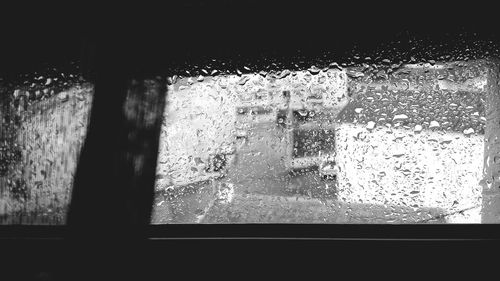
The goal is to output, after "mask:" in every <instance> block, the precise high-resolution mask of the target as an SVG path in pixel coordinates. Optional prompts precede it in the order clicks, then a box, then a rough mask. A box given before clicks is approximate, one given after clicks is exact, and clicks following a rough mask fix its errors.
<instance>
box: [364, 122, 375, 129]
mask: <svg viewBox="0 0 500 281" xmlns="http://www.w3.org/2000/svg"><path fill="white" fill-rule="evenodd" d="M366 128H367V129H368V130H373V129H374V128H375V122H373V121H369V122H368V123H367V124H366Z"/></svg>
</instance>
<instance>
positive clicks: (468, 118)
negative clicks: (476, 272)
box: [0, 60, 500, 224]
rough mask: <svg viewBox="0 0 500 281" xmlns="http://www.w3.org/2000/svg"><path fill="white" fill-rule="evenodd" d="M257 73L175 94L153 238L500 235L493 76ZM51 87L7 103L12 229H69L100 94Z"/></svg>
mask: <svg viewBox="0 0 500 281" xmlns="http://www.w3.org/2000/svg"><path fill="white" fill-rule="evenodd" d="M245 72H246V73H242V72H241V71H237V72H236V73H235V74H220V73H218V72H217V71H215V70H213V71H211V72H210V71H204V72H203V73H204V75H203V76H201V75H200V76H194V77H190V76H189V75H188V76H186V77H179V76H173V77H170V78H169V79H168V80H169V83H168V94H167V103H166V108H165V113H164V120H163V126H162V131H161V137H160V152H159V155H158V162H157V177H156V185H155V191H156V196H155V201H154V210H153V215H152V223H153V224H168V223H397V224H399V223H481V222H483V223H484V222H498V218H499V217H500V216H499V214H498V213H499V212H500V210H498V211H495V209H494V208H493V209H492V208H490V207H491V206H492V205H495V204H497V203H495V202H500V200H499V199H498V198H500V196H499V192H498V190H499V188H498V187H499V186H500V179H499V176H500V145H499V138H498V136H500V114H499V112H498V108H500V95H499V90H498V83H499V81H500V79H499V78H498V74H499V68H498V63H497V62H496V61H490V60H477V61H471V60H469V61H466V62H465V61H455V62H447V63H439V62H435V61H431V62H429V63H418V64H417V63H415V64H399V65H394V64H392V65H391V64H390V63H386V62H382V64H365V65H364V66H361V67H346V66H343V67H341V66H339V65H338V64H336V63H332V64H330V66H329V67H325V68H318V67H314V66H313V67H311V68H309V69H304V70H294V71H292V70H287V69H285V70H282V71H258V72H257V71H255V72H252V71H251V70H249V69H245ZM52 83H53V81H52V79H51V78H44V79H43V81H40V87H38V86H37V87H35V89H33V87H32V86H19V87H13V88H12V87H11V88H6V87H4V88H2V89H1V91H2V101H1V107H0V108H1V116H2V122H1V123H0V126H1V128H0V134H1V135H0V141H1V147H0V149H1V151H0V152H1V154H0V156H1V159H0V160H1V161H0V223H2V224H13V223H22V224H63V223H64V221H65V217H66V211H67V208H68V203H69V200H70V196H71V186H72V180H73V175H74V173H75V170H76V165H77V159H78V154H79V151H80V148H81V146H82V144H83V141H84V137H85V132H86V127H87V123H88V117H89V113H90V105H91V100H92V94H93V87H92V85H90V84H85V83H81V84H78V85H77V84H75V85H73V86H72V87H66V88H65V89H64V90H57V89H56V90H51V87H50V85H51V84H52ZM96 196H98V195H96ZM497 205H498V206H500V204H497ZM497 209H498V208H497Z"/></svg>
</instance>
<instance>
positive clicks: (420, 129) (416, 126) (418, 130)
mask: <svg viewBox="0 0 500 281" xmlns="http://www.w3.org/2000/svg"><path fill="white" fill-rule="evenodd" d="M422 129H423V128H422V125H415V128H414V129H413V130H414V131H415V132H416V133H420V132H421V131H422Z"/></svg>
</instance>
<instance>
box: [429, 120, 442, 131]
mask: <svg viewBox="0 0 500 281" xmlns="http://www.w3.org/2000/svg"><path fill="white" fill-rule="evenodd" d="M439 126H440V125H439V122H437V121H431V123H430V124H429V129H433V128H438V127H439Z"/></svg>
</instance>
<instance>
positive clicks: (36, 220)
mask: <svg viewBox="0 0 500 281" xmlns="http://www.w3.org/2000/svg"><path fill="white" fill-rule="evenodd" d="M33 75H34V74H33V73H30V75H29V77H28V75H26V77H25V79H24V81H21V82H16V83H7V82H6V83H4V84H2V87H1V89H0V90H1V97H2V101H1V105H0V106H1V109H0V115H1V118H2V120H1V122H0V141H1V151H0V153H1V154H0V165H1V171H0V224H64V223H65V220H66V212H67V209H68V204H69V202H70V199H71V187H72V183H73V176H74V173H75V171H76V165H77V162H78V156H79V153H80V148H81V146H82V144H83V141H84V138H85V134H86V130H87V123H88V118H89V111H90V105H91V101H92V95H93V87H92V85H90V84H88V83H86V82H85V81H83V80H81V79H80V77H79V76H77V75H75V74H69V73H64V72H57V71H56V72H54V73H53V74H52V75H48V76H44V75H34V77H33Z"/></svg>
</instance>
